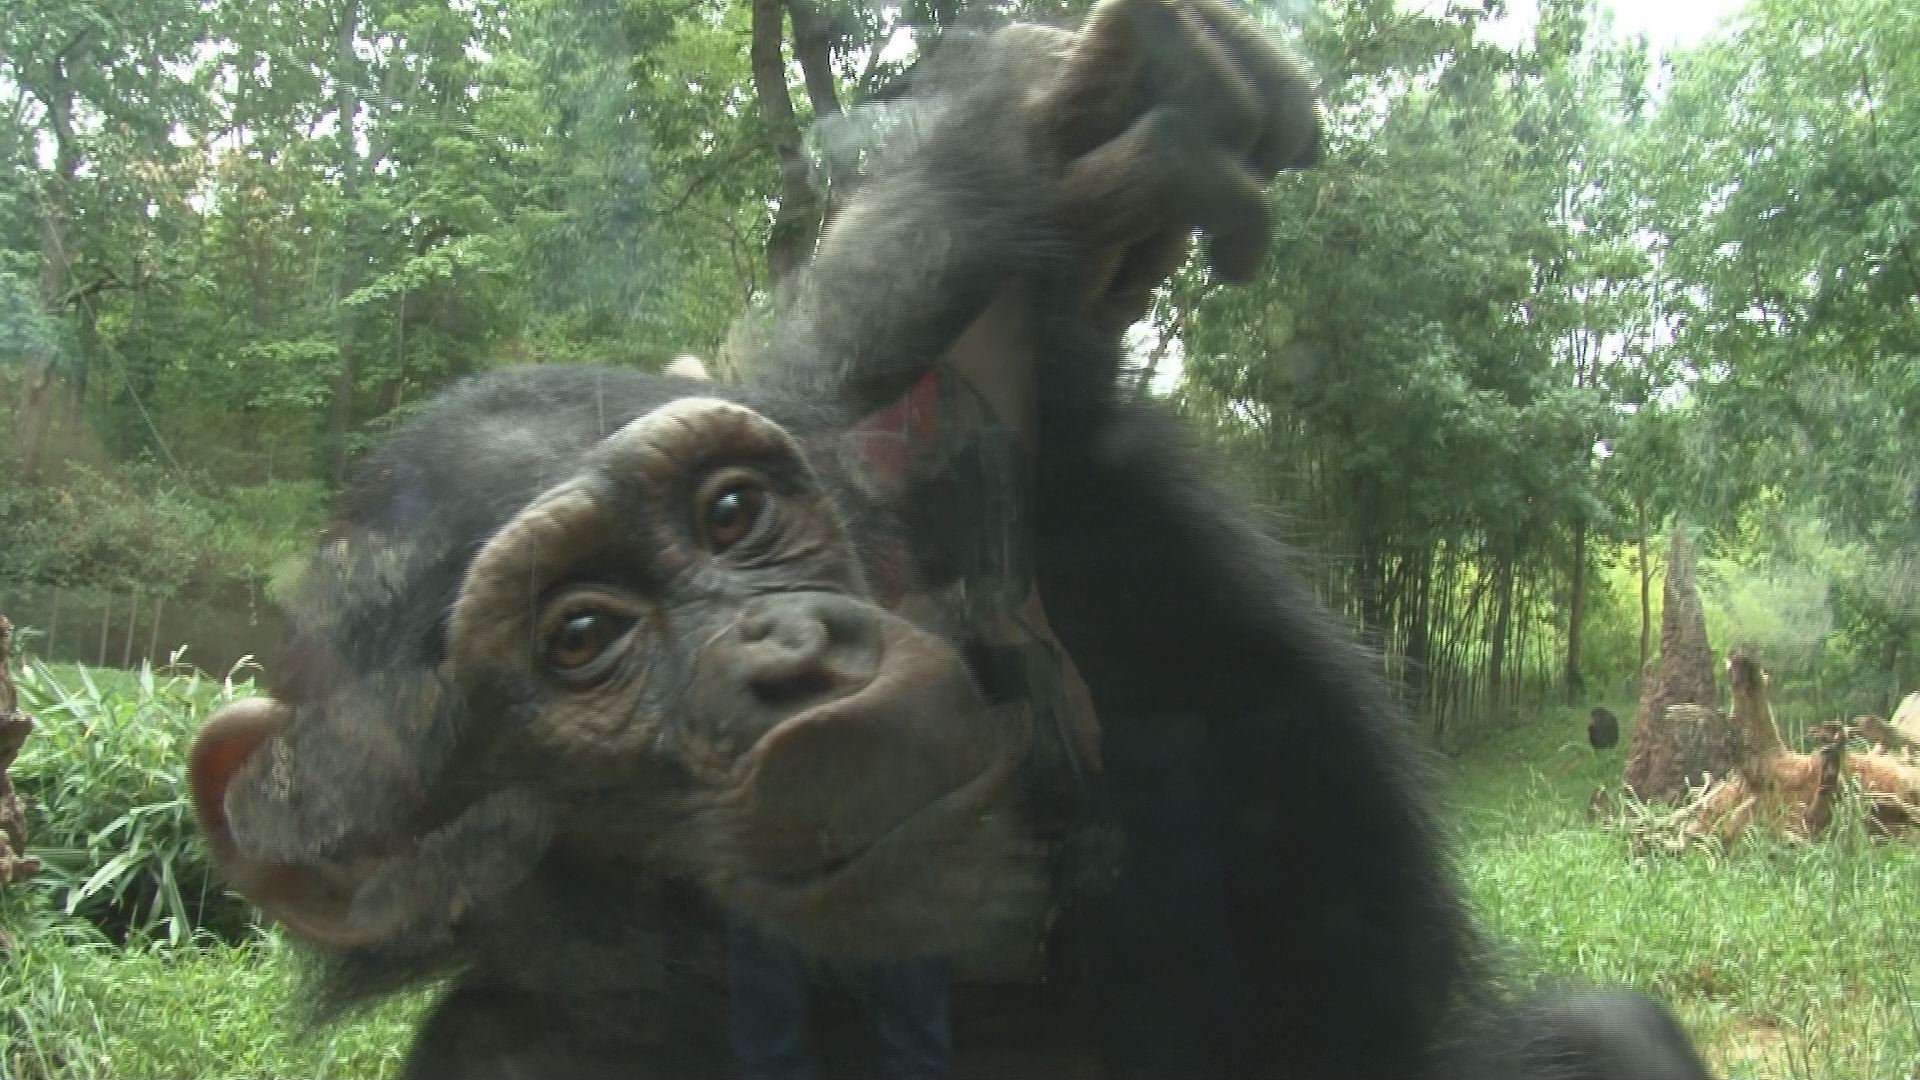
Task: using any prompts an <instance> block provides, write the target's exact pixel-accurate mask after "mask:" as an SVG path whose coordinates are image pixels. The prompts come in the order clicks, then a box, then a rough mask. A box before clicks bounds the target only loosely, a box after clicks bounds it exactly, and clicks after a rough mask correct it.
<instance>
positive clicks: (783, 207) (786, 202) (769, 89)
mask: <svg viewBox="0 0 1920 1080" xmlns="http://www.w3.org/2000/svg"><path fill="white" fill-rule="evenodd" d="M786 13H787V9H786V7H785V6H784V5H783V4H782V3H781V0H753V24H752V25H753V39H752V46H751V59H752V65H753V92H754V96H755V97H756V98H757V99H758V100H759V103H760V118H761V120H762V121H763V122H764V123H765V124H766V125H767V140H768V142H770V143H771V144H772V146H773V155H774V159H775V161H777V162H778V163H779V166H780V207H779V209H778V210H776V211H775V212H774V215H773V227H772V228H771V229H769V230H768V232H767V273H768V275H769V276H770V277H771V278H772V279H773V284H774V285H776V286H778V285H780V284H781V283H782V282H784V281H786V280H787V278H788V277H789V276H790V275H791V274H792V273H793V272H794V271H795V270H797V269H799V268H800V267H801V266H803V265H805V263H806V261H807V259H808V257H809V256H810V255H812V253H813V243H814V240H815V239H816V238H817V236H818V230H819V227H820V197H819V194H818V192H816V191H815V190H814V188H813V179H812V177H811V175H810V171H811V170H810V169H809V168H808V166H807V158H806V154H805V153H803V152H802V150H801V146H800V122H799V121H798V120H797V119H796V118H795V117H794V114H793V97H792V95H790V94H789V93H788V92H787V66H786V57H785V53H784V51H783V49H782V48H781V45H782V42H783V39H784V31H785V29H786Z"/></svg>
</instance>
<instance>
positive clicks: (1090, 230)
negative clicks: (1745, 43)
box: [1061, 105, 1271, 281]
mask: <svg viewBox="0 0 1920 1080" xmlns="http://www.w3.org/2000/svg"><path fill="white" fill-rule="evenodd" d="M1062 195H1063V205H1062V207H1061V213H1062V216H1063V218H1064V219H1065V222H1066V225H1067V227H1068V228H1069V230H1071V231H1072V232H1073V233H1074V235H1075V236H1076V237H1077V238H1078V239H1080V240H1081V241H1082V242H1084V243H1086V244H1088V245H1090V246H1092V247H1095V248H1112V247H1118V248H1122V249H1130V248H1131V247H1132V246H1133V245H1135V244H1136V243H1138V242H1139V241H1141V240H1143V239H1145V238H1147V237H1148V236H1150V235H1152V234H1154V233H1156V232H1159V231H1160V230H1162V229H1166V228H1169V227H1178V226H1181V225H1190V226H1194V227H1197V228H1199V229H1200V230H1201V231H1202V232H1204V233H1205V234H1206V235H1207V237H1208V254H1209V263H1210V264H1211V265H1212V267H1213V269H1214V272H1215V273H1217V274H1219V275H1220V276H1221V277H1222V278H1224V279H1226V280H1228V281H1244V280H1246V279H1248V278H1250V277H1251V276H1252V275H1253V274H1254V273H1255V272H1256V271H1257V270H1258V269H1259V267H1260V263H1261V261H1262V259H1263V258H1264V257H1265V254H1266V245H1267V237H1268V234H1269V232H1270V231H1271V222H1270V220H1269V210H1268V208H1267V201H1266V197H1265V195H1264V193H1263V192H1262V190H1261V185H1260V183H1259V181H1257V180H1256V179H1255V178H1254V177H1253V174H1251V173H1249V172H1248V171H1247V170H1246V168H1245V167H1244V166H1242V165H1241V164H1240V162H1239V161H1237V160H1235V157H1234V156H1233V155H1232V154H1230V153H1229V152H1228V151H1227V150H1225V149H1223V148H1221V147H1220V146H1219V145H1218V144H1217V143H1216V142H1214V141H1213V140H1212V139H1211V138H1210V137H1209V135H1208V133H1207V132H1206V131H1205V130H1204V127H1203V126H1202V125H1200V124H1198V123H1196V122H1195V121H1194V120H1193V118H1192V115H1191V112H1190V111H1189V110H1187V109H1184V108H1181V107H1178V106H1173V105H1161V106H1157V107H1156V108H1154V109H1153V110H1152V111H1151V112H1149V113H1148V114H1147V115H1146V116H1144V117H1142V118H1141V119H1140V120H1139V121H1138V122H1136V123H1135V124H1134V125H1133V126H1132V127H1131V128H1129V129H1127V131H1126V133H1125V134H1123V135H1121V136H1120V137H1119V138H1117V139H1113V140H1110V141H1108V142H1107V143H1105V144H1104V145H1102V146H1100V147H1099V148H1098V149H1096V150H1094V151H1093V152H1092V153H1089V154H1085V155H1083V156H1082V157H1080V158H1079V159H1078V160H1076V161H1074V162H1073V163H1072V164H1071V165H1069V166H1068V168H1067V174H1066V177H1065V178H1064V180H1063V183H1062Z"/></svg>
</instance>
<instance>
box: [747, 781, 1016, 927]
mask: <svg viewBox="0 0 1920 1080" xmlns="http://www.w3.org/2000/svg"><path fill="white" fill-rule="evenodd" d="M1012 774H1013V769H1012V767H1011V763H1010V762H1009V761H1008V760H1006V759H1004V758H1002V759H997V760H995V761H992V762H990V763H988V765H987V766H986V767H985V768H983V769H981V770H980V771H979V772H978V773H976V774H974V775H973V776H972V777H971V778H969V779H967V780H966V781H964V782H962V783H961V784H959V785H958V786H957V787H953V788H950V789H948V790H947V791H945V792H944V793H942V794H940V795H937V796H935V797H934V798H932V799H930V800H928V801H927V802H925V803H923V804H921V806H920V808H919V809H917V810H915V811H913V812H912V813H910V814H908V815H907V816H905V817H903V818H901V819H899V820H898V821H896V822H894V823H893V824H892V825H891V826H888V827H887V828H886V829H885V830H883V831H882V832H881V833H880V834H879V835H878V836H876V837H875V838H874V839H873V840H872V841H870V842H868V843H867V844H865V845H863V846H862V847H860V848H859V849H857V850H855V851H852V852H849V853H847V854H845V855H842V856H838V857H836V858H834V859H831V860H829V861H827V862H824V863H821V864H820V865H818V866H815V867H812V868H809V869H806V870H798V871H792V872H788V873H781V874H760V875H758V876H759V878H760V880H761V881H762V882H763V883H765V884H767V885H769V886H772V887H773V888H775V889H778V890H780V891H781V892H784V893H787V894H789V895H790V896H792V897H793V899H795V900H797V901H800V902H803V903H805V902H808V901H809V900H813V899H820V898H823V894H824V893H826V892H827V891H829V890H831V889H833V888H835V887H837V886H838V885H839V884H840V883H841V882H843V881H847V880H852V879H853V878H856V877H858V876H859V875H860V874H862V873H864V872H867V871H869V870H871V869H872V868H873V867H874V866H876V865H877V864H878V863H879V862H881V861H883V860H884V859H885V858H886V856H887V855H888V854H889V853H890V852H891V851H893V850H898V849H902V848H911V847H913V846H916V845H920V844H924V843H926V842H928V841H929V840H931V839H933V836H934V834H937V833H938V832H939V831H941V830H942V829H944V828H946V827H947V826H949V825H951V824H953V823H955V822H957V821H959V820H961V819H962V818H965V817H968V816H972V815H977V814H979V813H980V812H981V811H983V810H984V809H986V807H987V805H988V804H989V803H990V802H991V801H992V800H993V798H994V796H995V795H996V794H998V793H999V791H1000V789H1001V788H1003V787H1004V786H1005V785H1006V782H1007V780H1008V779H1009V778H1010V777H1011V776H1012Z"/></svg>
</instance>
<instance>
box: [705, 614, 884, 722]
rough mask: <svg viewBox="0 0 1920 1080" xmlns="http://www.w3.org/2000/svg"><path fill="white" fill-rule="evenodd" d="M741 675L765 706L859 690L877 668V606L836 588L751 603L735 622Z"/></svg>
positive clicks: (803, 702) (788, 705) (794, 703)
mask: <svg viewBox="0 0 1920 1080" xmlns="http://www.w3.org/2000/svg"><path fill="white" fill-rule="evenodd" d="M735 627H736V632H737V635H738V636H737V638H736V643H737V647H738V649H739V650H740V653H739V663H738V666H737V667H736V669H735V670H736V672H737V674H738V676H739V677H741V678H742V679H743V680H744V681H745V684H746V686H745V689H747V690H748V691H749V692H750V693H751V694H752V696H753V698H754V699H755V700H756V701H757V702H758V703H759V704H761V705H763V706H770V707H774V708H780V709H792V708H795V707H798V706H801V705H806V704H810V703H812V702H814V701H817V700H831V699H833V698H837V697H842V696H845V695H847V694H851V693H853V692H854V691H856V690H859V689H861V688H862V687H864V686H866V685H867V684H868V683H870V682H872V681H873V677H874V675H875V673H876V672H877V671H878V670H879V659H880V647H879V646H880V631H879V622H878V619H877V618H876V612H875V611H874V609H873V608H871V607H870V606H868V605H866V604H862V603H860V602H859V601H856V600H853V599H851V598H849V597H845V596H839V595H835V594H833V593H799V594H791V593H790V594H787V595H784V596H772V597H763V598H761V599H759V600H756V601H754V602H753V603H752V604H751V605H750V606H749V607H748V608H747V609H746V610H745V611H744V612H742V613H741V615H740V619H739V621H738V622H737V623H736V624H735Z"/></svg>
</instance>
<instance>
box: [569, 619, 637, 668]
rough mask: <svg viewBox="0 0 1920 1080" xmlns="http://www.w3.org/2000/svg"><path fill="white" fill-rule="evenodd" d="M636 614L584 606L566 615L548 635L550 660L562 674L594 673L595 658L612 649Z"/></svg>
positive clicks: (624, 633) (631, 627)
mask: <svg viewBox="0 0 1920 1080" xmlns="http://www.w3.org/2000/svg"><path fill="white" fill-rule="evenodd" d="M635 621H636V620H635V618H634V617H633V616H632V615H628V614H626V613H625V612H619V611H613V610H610V609H608V608H603V607H582V608H577V609H575V610H574V611H572V612H571V613H569V614H567V615H565V616H563V617H562V618H561V621H560V623H559V625H558V626H556V627H555V628H554V630H553V632H552V633H551V634H550V635H549V636H548V638H547V663H548V664H549V665H550V666H551V667H552V669H553V670H554V671H555V672H556V673H558V674H561V675H568V676H576V677H577V676H580V675H583V674H592V672H591V670H590V669H592V667H593V666H594V664H595V662H596V661H598V660H600V659H601V658H602V657H603V656H606V655H608V653H609V652H611V651H612V649H613V646H614V645H616V644H617V643H618V642H619V641H620V639H621V638H623V637H625V636H626V633H627V631H629V630H631V629H633V624H634V622H635Z"/></svg>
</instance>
